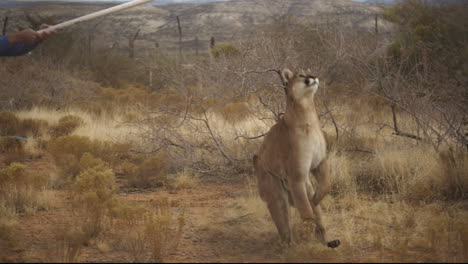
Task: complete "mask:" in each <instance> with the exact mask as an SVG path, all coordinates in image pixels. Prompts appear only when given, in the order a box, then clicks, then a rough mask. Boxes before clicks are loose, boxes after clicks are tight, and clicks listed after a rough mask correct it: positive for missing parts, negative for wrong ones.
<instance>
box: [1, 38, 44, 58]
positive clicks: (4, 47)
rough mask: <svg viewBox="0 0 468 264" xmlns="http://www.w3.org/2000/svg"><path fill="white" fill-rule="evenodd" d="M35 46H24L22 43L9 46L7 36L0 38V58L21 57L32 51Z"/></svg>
mask: <svg viewBox="0 0 468 264" xmlns="http://www.w3.org/2000/svg"><path fill="white" fill-rule="evenodd" d="M36 46H37V45H26V44H23V43H19V44H16V45H13V46H12V45H10V41H9V40H8V36H3V37H0V57H1V56H21V55H24V54H26V53H28V52H29V51H31V50H32V49H34V48H35V47H36Z"/></svg>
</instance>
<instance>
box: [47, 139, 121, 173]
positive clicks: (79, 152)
mask: <svg viewBox="0 0 468 264" xmlns="http://www.w3.org/2000/svg"><path fill="white" fill-rule="evenodd" d="M129 148H130V145H129V144H124V143H112V142H101V141H97V140H91V139H89V138H88V137H83V136H74V135H73V136H62V137H58V138H53V139H51V140H49V142H48V144H47V150H48V151H49V152H50V153H51V154H52V156H53V157H54V159H55V163H56V165H57V166H58V167H59V169H60V170H61V172H62V175H63V176H65V178H68V177H74V176H76V175H78V173H80V171H81V169H82V168H81V167H80V160H81V159H82V157H83V154H85V153H88V156H87V157H85V158H84V160H83V162H85V163H86V162H90V159H91V160H92V159H94V157H99V159H101V161H94V162H98V163H99V162H105V163H107V164H110V165H112V164H114V163H116V162H118V161H119V160H120V159H121V158H125V155H126V153H128V150H129ZM89 155H91V156H89ZM91 157H92V158H91Z"/></svg>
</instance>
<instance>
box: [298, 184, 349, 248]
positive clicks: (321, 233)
mask: <svg viewBox="0 0 468 264" xmlns="http://www.w3.org/2000/svg"><path fill="white" fill-rule="evenodd" d="M306 186H307V195H308V196H309V201H310V204H311V206H312V210H314V214H315V217H316V224H317V226H316V227H315V234H316V235H317V237H318V239H319V240H320V242H321V243H322V244H324V245H326V246H328V247H330V248H336V247H338V246H339V245H340V244H341V242H340V240H338V239H337V240H332V241H327V234H326V230H325V227H324V225H323V220H322V208H321V207H320V205H319V204H314V202H313V201H312V200H313V197H314V194H315V192H314V188H313V187H312V184H311V183H310V182H308V183H307V184H306Z"/></svg>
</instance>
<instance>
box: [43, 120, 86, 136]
mask: <svg viewBox="0 0 468 264" xmlns="http://www.w3.org/2000/svg"><path fill="white" fill-rule="evenodd" d="M83 124H84V121H83V119H82V118H81V117H79V116H74V115H66V116H64V117H62V118H60V119H59V121H58V124H57V125H55V126H53V127H51V128H50V130H49V133H50V135H51V136H52V137H61V136H68V135H70V134H71V133H73V131H75V130H76V129H77V128H78V127H80V126H82V125H83Z"/></svg>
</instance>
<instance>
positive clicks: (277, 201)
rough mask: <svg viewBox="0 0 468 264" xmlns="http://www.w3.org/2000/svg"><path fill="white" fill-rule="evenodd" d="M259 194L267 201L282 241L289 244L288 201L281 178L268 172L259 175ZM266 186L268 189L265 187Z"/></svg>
mask: <svg viewBox="0 0 468 264" xmlns="http://www.w3.org/2000/svg"><path fill="white" fill-rule="evenodd" d="M260 180H261V181H262V182H259V183H258V184H259V187H260V195H261V197H262V199H263V200H264V201H265V202H266V203H267V206H268V210H269V211H270V215H271V217H272V218H273V222H274V223H275V225H276V229H277V230H278V233H279V235H280V237H281V240H282V241H283V242H284V243H287V244H291V242H292V234H291V227H290V225H289V204H288V203H289V202H288V194H287V191H286V190H285V189H284V188H283V186H282V183H281V180H280V179H279V178H277V177H275V176H272V175H270V174H264V175H262V177H259V181H260ZM267 186H268V189H267Z"/></svg>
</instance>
